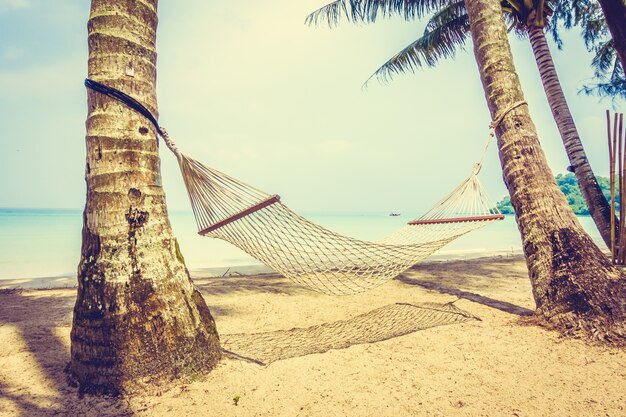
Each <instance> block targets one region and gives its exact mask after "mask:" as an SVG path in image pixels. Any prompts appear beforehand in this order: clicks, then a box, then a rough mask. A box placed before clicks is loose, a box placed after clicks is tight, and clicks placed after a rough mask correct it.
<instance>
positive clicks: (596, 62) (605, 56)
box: [591, 39, 615, 77]
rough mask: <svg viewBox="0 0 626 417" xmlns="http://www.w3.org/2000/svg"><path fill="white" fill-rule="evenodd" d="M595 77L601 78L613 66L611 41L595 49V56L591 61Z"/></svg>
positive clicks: (613, 50) (612, 45) (613, 52)
mask: <svg viewBox="0 0 626 417" xmlns="http://www.w3.org/2000/svg"><path fill="white" fill-rule="evenodd" d="M591 66H592V67H593V68H594V70H595V73H596V77H603V76H606V75H607V74H608V72H609V71H611V69H612V68H614V66H615V46H614V44H613V39H611V40H609V41H607V42H605V43H604V44H602V45H600V46H599V47H598V48H597V49H596V54H595V56H594V57H593V59H592V60H591Z"/></svg>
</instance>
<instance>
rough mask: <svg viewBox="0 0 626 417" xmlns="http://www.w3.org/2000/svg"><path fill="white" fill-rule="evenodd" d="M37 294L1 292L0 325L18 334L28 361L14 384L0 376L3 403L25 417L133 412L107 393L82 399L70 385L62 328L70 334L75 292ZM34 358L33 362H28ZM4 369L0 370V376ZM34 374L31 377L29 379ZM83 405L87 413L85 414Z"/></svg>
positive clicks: (68, 353) (129, 413) (67, 352)
mask: <svg viewBox="0 0 626 417" xmlns="http://www.w3.org/2000/svg"><path fill="white" fill-rule="evenodd" d="M38 293H39V291H29V292H22V291H19V290H8V291H7V290H5V291H0V327H4V326H9V327H13V328H14V329H15V330H16V331H13V332H11V333H12V334H13V335H16V336H17V337H18V338H21V339H22V342H23V343H24V344H25V345H26V348H27V350H28V352H29V353H30V355H28V357H27V358H26V359H27V360H28V361H29V363H30V367H31V371H32V372H31V371H29V373H27V374H25V375H22V376H19V379H17V378H18V377H17V376H12V379H13V380H14V381H19V382H17V383H15V384H12V383H11V382H10V381H7V380H5V379H4V378H0V381H1V382H0V399H1V400H2V402H5V404H6V403H7V402H8V403H12V405H13V408H14V409H15V410H16V411H17V414H16V415H19V416H28V417H30V416H52V415H54V416H74V415H94V416H96V415H116V416H132V415H133V413H132V411H130V410H129V409H128V408H127V406H126V405H125V404H124V403H123V402H121V401H118V400H116V399H114V398H106V397H104V398H103V397H84V398H82V399H81V398H79V395H78V389H77V388H73V387H71V386H69V385H68V382H67V377H66V374H65V372H64V369H65V367H66V365H67V364H68V362H69V360H70V352H69V346H68V345H67V344H66V342H65V341H64V340H67V339H64V337H63V336H62V335H63V333H64V332H68V333H69V329H70V326H71V320H72V308H73V306H74V300H75V290H70V289H68V290H57V291H55V293H54V294H50V293H49V292H47V291H46V293H45V297H39V296H38ZM11 337H13V336H11ZM5 343H8V341H5ZM16 343H20V342H19V341H16ZM21 356H22V355H21ZM22 357H24V356H22ZM31 358H32V359H31ZM33 360H34V362H35V363H32V361H33ZM36 368H38V369H36ZM38 371H39V372H38ZM2 372H3V371H2V370H0V375H2ZM9 372H10V371H9ZM33 376H34V377H35V381H33V380H31V379H32V377H33ZM35 384H38V385H42V386H43V387H44V389H43V390H42V389H39V388H38V389H32V388H33V385H35ZM41 392H45V394H42V393H41ZM79 402H80V403H82V404H80V407H79V408H80V410H83V411H82V412H81V411H79V409H78V407H77V405H78V403H79ZM86 409H88V410H89V413H90V414H85V411H84V410H86ZM5 412H6V410H2V408H1V407H0V414H1V415H3V416H4V415H11V414H9V413H7V414H5Z"/></svg>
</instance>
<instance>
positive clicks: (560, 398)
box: [0, 256, 626, 417]
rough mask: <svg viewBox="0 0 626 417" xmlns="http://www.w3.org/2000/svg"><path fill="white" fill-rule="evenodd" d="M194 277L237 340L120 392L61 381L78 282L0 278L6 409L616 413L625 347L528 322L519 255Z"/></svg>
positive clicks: (625, 370)
mask: <svg viewBox="0 0 626 417" xmlns="http://www.w3.org/2000/svg"><path fill="white" fill-rule="evenodd" d="M194 280H195V282H196V284H197V285H198V287H199V288H200V289H201V291H202V293H203V295H204V296H205V298H206V300H207V303H208V304H209V306H210V308H211V311H212V313H213V315H214V316H215V319H216V322H217V326H218V330H219V332H220V334H221V339H222V342H223V346H224V348H225V349H227V350H228V351H229V352H231V353H228V354H226V356H225V358H224V359H223V361H222V362H221V363H220V364H219V365H218V367H217V368H216V369H215V370H214V371H213V372H212V373H210V374H209V375H205V376H195V377H194V379H193V380H189V381H185V382H179V383H176V384H174V385H173V386H170V387H163V391H162V392H160V393H159V395H144V396H137V397H134V398H130V399H124V400H118V399H114V398H96V397H89V396H86V397H83V398H79V395H78V393H77V390H76V389H75V388H72V387H70V386H68V385H67V383H66V378H65V374H64V372H63V370H64V368H65V366H66V364H67V363H68V361H69V333H70V326H71V318H72V307H73V303H74V299H75V289H73V288H53V289H46V290H36V289H4V290H2V291H1V293H0V415H1V416H48V415H50V416H51V415H68V416H120V415H128V416H131V415H132V416H162V415H171V416H231V415H232V416H413V415H416V416H422V415H423V416H452V415H454V416H520V417H521V416H547V415H550V416H625V415H626V352H624V351H623V350H617V349H608V348H604V347H598V346H591V345H588V344H586V343H583V342H582V341H579V340H571V339H563V338H561V337H559V335H558V334H556V333H553V332H550V331H547V330H545V329H542V328H539V327H536V326H534V325H530V324H528V323H527V322H528V319H527V318H526V317H527V316H528V315H529V314H531V311H532V308H533V307H534V305H533V300H532V295H531V292H530V284H529V280H528V278H527V276H526V267H525V263H524V260H523V258H522V257H521V256H499V257H491V258H481V259H473V260H456V261H447V262H430V263H424V264H421V265H418V266H416V267H414V268H412V269H410V270H409V271H407V272H406V273H404V274H403V275H401V276H400V277H398V278H397V279H395V280H393V281H391V282H389V283H387V284H385V285H383V286H381V287H379V288H377V289H374V290H372V291H369V292H366V293H363V294H359V295H354V296H346V297H331V296H326V295H321V294H317V293H314V292H312V291H309V290H307V289H304V288H301V287H298V286H295V285H294V284H292V283H291V282H290V281H287V280H286V279H284V278H282V277H280V276H278V275H276V274H262V275H254V276H230V277H228V276H225V277H218V278H206V277H203V276H196V277H194ZM451 302H453V304H449V303H451ZM291 329H293V330H291ZM253 333H263V334H261V335H259V334H256V335H255V334H253ZM346 346H349V347H346ZM235 398H238V401H235ZM235 402H237V404H235Z"/></svg>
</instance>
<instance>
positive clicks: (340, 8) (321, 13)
mask: <svg viewBox="0 0 626 417" xmlns="http://www.w3.org/2000/svg"><path fill="white" fill-rule="evenodd" d="M342 17H344V18H346V19H347V20H348V21H350V20H351V21H353V22H356V21H362V20H363V18H362V14H361V1H360V0H336V1H333V2H332V3H328V4H327V5H326V6H323V7H320V8H319V9H317V10H315V11H314V12H313V13H311V14H309V15H308V16H307V17H306V18H305V19H304V24H305V25H309V26H311V25H315V26H319V24H320V22H326V23H327V24H328V26H329V27H331V28H332V27H335V26H337V25H338V24H339V22H340V21H341V18H342Z"/></svg>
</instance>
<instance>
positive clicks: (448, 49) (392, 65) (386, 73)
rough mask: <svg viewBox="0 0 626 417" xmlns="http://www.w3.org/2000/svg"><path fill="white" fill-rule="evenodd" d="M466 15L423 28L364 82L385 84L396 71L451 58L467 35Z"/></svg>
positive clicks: (430, 64) (463, 43)
mask: <svg viewBox="0 0 626 417" xmlns="http://www.w3.org/2000/svg"><path fill="white" fill-rule="evenodd" d="M469 34H470V28H469V18H468V16H467V14H463V15H461V16H456V17H454V18H451V19H450V20H449V21H448V22H447V23H446V24H445V25H442V26H439V27H436V28H433V29H431V30H427V31H425V32H424V35H423V36H422V37H421V38H419V39H417V40H416V41H415V42H413V43H411V44H410V45H408V46H407V47H406V48H404V49H403V50H402V51H400V52H398V53H397V54H396V55H394V56H393V57H391V58H390V59H389V60H388V61H387V62H386V63H385V64H384V65H382V66H381V67H380V68H378V69H377V70H376V71H375V72H374V73H373V74H372V75H371V76H370V77H369V78H368V79H367V80H366V81H365V83H364V87H365V86H367V84H368V82H369V81H370V80H371V79H372V78H374V77H375V78H377V79H378V80H379V81H380V82H382V83H387V82H389V81H391V80H392V79H393V77H394V76H395V75H396V74H400V73H405V72H408V71H411V72H413V73H414V72H415V70H417V69H418V68H421V67H423V66H429V67H433V66H435V65H436V64H437V62H438V61H439V60H440V59H442V58H452V57H454V56H455V54H456V51H457V49H458V48H463V47H464V46H465V40H466V39H467V38H468V37H469Z"/></svg>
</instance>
